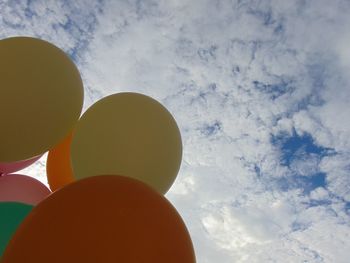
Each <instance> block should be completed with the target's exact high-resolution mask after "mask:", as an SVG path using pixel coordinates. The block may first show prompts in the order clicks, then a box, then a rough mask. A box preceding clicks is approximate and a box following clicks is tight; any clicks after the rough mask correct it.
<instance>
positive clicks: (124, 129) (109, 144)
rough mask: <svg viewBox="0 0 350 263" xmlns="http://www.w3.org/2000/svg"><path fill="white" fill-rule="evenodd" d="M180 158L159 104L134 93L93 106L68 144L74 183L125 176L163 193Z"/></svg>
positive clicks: (170, 122) (171, 123)
mask: <svg viewBox="0 0 350 263" xmlns="http://www.w3.org/2000/svg"><path fill="white" fill-rule="evenodd" d="M181 158H182V143H181V135H180V131H179V129H178V127H177V125H176V122H175V120H174V118H173V117H172V116H171V114H170V113H169V112H168V111H167V110H166V109H165V107H164V106H162V105H161V104H160V103H159V102H157V101H155V100H154V99H152V98H150V97H147V96H145V95H141V94H137V93H119V94H114V95H111V96H108V97H105V98H103V99H102V100H100V101H98V102H97V103H95V104H94V105H92V106H91V107H90V108H89V109H88V110H87V111H86V112H85V113H84V114H83V116H82V117H81V119H80V120H79V122H78V124H77V126H76V127H75V132H74V134H73V140H72V145H71V160H72V167H73V175H74V177H75V178H77V179H82V178H85V177H89V176H95V175H98V174H125V175H127V176H130V177H133V178H136V179H139V180H141V181H143V182H145V183H147V184H149V185H150V186H152V187H153V188H154V189H155V190H157V191H158V192H160V193H163V194H164V193H166V191H168V190H169V188H170V186H171V185H172V183H173V182H174V180H175V178H176V175H177V173H178V171H179V168H180V164H181Z"/></svg>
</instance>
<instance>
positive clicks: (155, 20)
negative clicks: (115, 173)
mask: <svg viewBox="0 0 350 263" xmlns="http://www.w3.org/2000/svg"><path fill="white" fill-rule="evenodd" d="M30 3H31V4H30V5H28V6H25V5H21V3H19V4H16V5H11V4H10V3H0V10H1V11H0V13H1V17H2V18H1V20H0V21H1V22H0V28H1V33H0V35H1V36H2V37H7V36H11V35H18V34H25V35H36V36H41V37H43V38H45V39H48V40H50V41H53V42H54V43H56V44H57V45H58V46H60V47H62V48H64V49H65V50H66V51H68V52H70V53H71V55H72V56H74V59H75V60H76V62H77V65H78V67H79V69H80V70H81V73H82V76H83V79H84V83H85V87H86V101H85V108H86V107H87V106H89V105H91V104H92V103H93V102H94V101H96V100H97V99H99V98H101V97H102V96H106V95H109V94H111V93H115V92H120V91H136V92H142V93H145V94H147V95H151V96H153V97H154V98H156V99H158V100H160V101H161V102H162V103H164V105H165V106H166V107H167V108H168V109H169V110H170V111H171V113H172V114H173V115H174V117H175V118H176V120H177V122H178V124H179V127H180V129H181V132H182V136H183V142H184V158H183V165H182V168H181V171H180V174H179V176H178V178H177V180H176V182H175V184H174V186H173V188H172V189H171V190H170V191H169V193H168V194H167V197H168V198H169V199H170V200H171V201H172V202H173V204H174V205H175V206H176V208H177V209H178V210H179V212H180V214H181V215H182V216H183V218H184V220H185V222H186V224H187V226H188V228H189V231H190V232H191V235H192V238H193V242H194V246H195V249H196V253H197V258H198V262H199V263H206V262H221V263H226V262H345V261H344V259H345V258H349V257H350V254H349V253H350V252H349V251H350V250H349V246H350V242H349V241H348V235H349V234H350V228H349V225H348V223H346V222H348V221H347V220H348V215H347V213H346V211H345V208H344V207H345V205H346V203H345V202H350V194H349V191H348V188H349V184H350V182H349V179H348V178H349V176H348V174H349V165H350V163H349V161H348V160H349V158H348V157H349V149H350V148H349V147H350V141H349V138H350V125H349V122H348V116H349V115H350V110H349V107H347V105H348V104H349V101H350V93H349V92H350V89H349V83H350V82H349V80H350V79H349V77H348V74H347V72H348V69H349V65H350V64H349V63H348V61H347V58H348V57H349V54H348V53H349V52H348V51H347V40H348V38H349V33H348V28H349V25H350V20H349V18H348V12H349V10H350V6H349V4H348V2H347V1H341V0H337V1H333V2H332V4H329V2H328V1H323V0H322V1H297V0H295V1H275V0H271V1H269V0H266V1H255V0H247V1H211V0H207V1H112V0H110V1H103V2H101V3H100V2H96V1H88V0H86V1H76V2H74V3H67V2H63V1H62V2H60V1H52V2H50V1H47V2H44V1H42V2H41V1H32V2H30ZM26 10H27V11H26ZM28 10H30V13H29V14H33V15H30V16H28ZM26 12H27V13H26ZM26 14H27V16H26ZM294 131H295V132H296V133H297V134H298V135H302V134H304V133H309V134H311V136H312V138H313V139H314V143H315V144H316V145H318V146H320V147H328V148H333V149H334V152H335V154H334V155H331V156H326V157H322V156H317V155H305V156H303V158H299V159H297V160H294V161H293V162H292V165H291V167H287V166H284V165H282V164H281V163H280V159H281V157H282V155H283V152H281V149H280V148H278V147H277V146H276V145H273V143H272V141H271V135H274V136H277V135H279V134H281V133H285V134H287V135H290V136H291V135H292V134H293V132H294ZM299 157H300V156H299ZM304 157H305V158H304ZM42 164H43V163H42ZM42 167H43V166H41V168H40V167H39V168H33V169H34V170H33V171H30V170H26V171H25V172H28V173H32V172H33V175H34V173H36V171H37V172H38V173H44V171H43V170H42V169H43V168H42ZM317 171H320V172H324V173H326V182H327V186H326V187H325V188H316V189H314V190H313V191H311V192H310V194H309V195H306V194H305V193H304V192H303V189H301V188H298V187H296V188H293V189H287V190H282V189H281V187H280V186H279V184H278V182H279V181H278V180H279V179H281V178H288V179H290V176H291V175H292V174H293V172H294V173H298V174H300V175H304V176H308V175H311V173H314V172H317ZM344 222H345V223H344Z"/></svg>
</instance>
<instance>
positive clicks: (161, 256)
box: [2, 175, 195, 263]
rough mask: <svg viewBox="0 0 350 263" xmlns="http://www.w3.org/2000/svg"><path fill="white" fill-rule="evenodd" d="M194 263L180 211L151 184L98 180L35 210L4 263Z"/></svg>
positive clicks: (108, 178)
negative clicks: (150, 185)
mask: <svg viewBox="0 0 350 263" xmlns="http://www.w3.org/2000/svg"><path fill="white" fill-rule="evenodd" d="M23 262H27V263H31V262H33V263H34V262H35V263H47V262H84V263H90V262H91V263H92V262H93V263H96V262H103V263H112V262H113V263H115V262H123V263H140V262H142V263H179V262H181V263H195V255H194V250H193V246H192V242H191V239H190V236H189V233H188V231H187V229H186V226H185V224H184V222H183V221H182V219H181V217H180V215H179V214H178V212H177V211H176V209H175V208H174V207H173V206H172V205H171V204H170V202H169V201H168V200H167V199H166V198H165V197H164V196H162V195H160V194H158V193H157V192H156V191H155V190H153V189H152V188H151V187H149V186H147V185H146V184H144V183H142V182H141V181H138V180H136V179H132V178H129V177H123V176H115V175H113V176H108V175H107V176H94V177H89V178H87V179H83V180H79V181H77V182H74V183H72V184H69V185H67V186H66V187H63V188H62V189H60V190H58V191H56V192H55V193H53V194H52V195H50V196H49V197H48V198H47V199H45V200H44V201H43V202H41V203H40V204H39V205H38V206H36V207H35V208H33V210H32V212H31V213H30V214H29V215H28V216H27V218H26V219H25V220H24V221H23V222H22V224H21V226H20V227H19V228H18V229H17V231H16V233H15V234H14V236H13V237H12V239H11V241H10V242H9V244H8V246H7V248H6V250H5V252H4V255H3V258H2V263H23Z"/></svg>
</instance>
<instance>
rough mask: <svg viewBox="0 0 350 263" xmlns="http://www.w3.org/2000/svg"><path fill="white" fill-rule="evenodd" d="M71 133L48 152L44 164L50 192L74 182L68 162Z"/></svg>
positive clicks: (69, 162)
mask: <svg viewBox="0 0 350 263" xmlns="http://www.w3.org/2000/svg"><path fill="white" fill-rule="evenodd" d="M71 142H72V133H70V134H69V135H68V136H67V137H66V138H65V139H64V140H63V141H62V142H60V143H59V144H58V145H56V146H55V148H53V149H51V150H50V151H49V154H48V155H47V162H46V175H47V181H48V183H49V185H50V189H51V190H52V191H56V190H57V189H59V188H61V187H63V186H65V185H67V184H69V183H72V182H74V181H75V180H74V177H73V172H72V165H71V160H70V145H71Z"/></svg>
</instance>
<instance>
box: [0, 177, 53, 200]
mask: <svg viewBox="0 0 350 263" xmlns="http://www.w3.org/2000/svg"><path fill="white" fill-rule="evenodd" d="M50 193H51V191H50V190H49V189H48V188H47V187H46V186H45V185H44V184H43V183H41V182H40V181H38V180H36V179H34V178H32V177H29V176H25V175H20V174H9V175H4V176H0V202H19V203H24V204H29V205H36V204H38V203H39V202H40V201H42V200H43V199H45V198H46V197H47V196H48V195H49V194H50Z"/></svg>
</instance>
